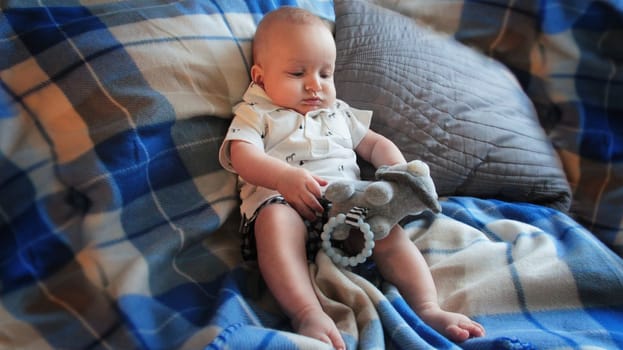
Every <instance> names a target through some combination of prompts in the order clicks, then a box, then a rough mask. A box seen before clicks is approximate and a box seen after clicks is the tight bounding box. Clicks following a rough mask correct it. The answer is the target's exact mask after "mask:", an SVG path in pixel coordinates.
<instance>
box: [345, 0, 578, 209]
mask: <svg viewBox="0 0 623 350" xmlns="http://www.w3.org/2000/svg"><path fill="white" fill-rule="evenodd" d="M335 12H336V21H335V30H336V44H337V51H338V57H337V63H336V74H335V80H336V86H337V91H338V97H339V98H341V99H343V100H345V101H346V102H348V103H349V104H351V105H352V106H354V107H357V108H362V109H369V110H372V111H373V112H374V116H373V119H372V129H373V130H375V131H377V132H379V133H381V134H383V135H385V136H387V137H389V138H390V139H391V140H393V141H394V142H395V143H396V144H397V145H398V147H400V149H401V150H402V151H403V153H404V154H405V157H407V160H412V159H421V160H423V161H425V162H426V163H428V165H429V166H430V168H431V176H432V177H433V179H434V181H435V184H436V186H437V191H438V193H439V195H441V196H448V195H465V196H475V197H482V198H498V199H503V200H508V201H519V202H531V203H536V204H542V205H548V206H551V207H554V208H557V209H563V210H566V209H567V208H568V206H569V203H570V198H571V193H570V189H569V184H568V182H567V180H566V177H565V175H564V172H563V170H562V168H561V166H560V161H559V159H558V156H557V154H556V152H555V151H554V149H553V148H552V146H551V143H550V142H549V140H548V138H547V136H546V135H545V133H544V131H543V129H542V128H541V127H540V125H539V123H538V119H537V116H536V113H535V111H534V108H533V106H532V103H531V101H530V100H529V99H528V97H527V96H526V95H525V93H524V92H523V90H522V89H521V87H520V86H519V84H518V83H517V81H516V80H515V78H514V76H513V75H512V74H511V73H510V71H509V70H507V69H506V68H505V67H504V66H503V65H502V64H500V63H498V62H497V61H494V60H492V59H490V58H488V57H486V56H484V55H482V54H480V53H478V52H476V51H475V50H472V49H471V48H468V47H466V46H464V45H462V44H460V43H458V42H457V41H455V40H454V39H452V38H449V37H445V36H442V35H440V34H437V33H435V32H433V31H432V30H429V29H428V28H426V27H424V26H422V25H420V24H418V23H416V22H415V21H414V20H413V19H411V18H408V17H405V16H403V15H401V14H399V13H396V12H393V11H391V10H387V9H384V8H381V7H378V6H376V5H373V4H370V3H366V2H362V1H345V0H336V1H335Z"/></svg>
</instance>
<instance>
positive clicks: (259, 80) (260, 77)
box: [251, 64, 264, 85]
mask: <svg viewBox="0 0 623 350" xmlns="http://www.w3.org/2000/svg"><path fill="white" fill-rule="evenodd" d="M251 80H252V81H253V82H254V83H256V84H258V85H262V84H263V83H264V69H262V67H260V66H259V65H257V64H254V65H253V66H252V67H251Z"/></svg>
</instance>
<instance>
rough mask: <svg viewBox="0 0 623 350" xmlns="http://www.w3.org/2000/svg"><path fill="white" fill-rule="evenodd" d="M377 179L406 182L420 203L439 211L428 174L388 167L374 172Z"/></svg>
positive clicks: (435, 193)
mask: <svg viewBox="0 0 623 350" xmlns="http://www.w3.org/2000/svg"><path fill="white" fill-rule="evenodd" d="M376 177H377V178H378V179H379V180H386V181H395V182H396V183H406V184H407V185H408V186H409V187H410V188H411V189H412V190H413V192H414V193H415V195H416V196H418V198H419V199H420V201H422V203H423V204H424V205H425V206H426V207H427V208H429V209H430V210H432V211H433V212H434V213H435V214H437V213H440V212H441V206H440V205H439V202H438V201H437V192H436V191H435V187H434V184H433V181H432V179H431V178H430V176H423V175H420V174H411V173H410V172H407V171H403V170H394V169H392V168H391V167H390V168H383V169H379V171H377V172H376Z"/></svg>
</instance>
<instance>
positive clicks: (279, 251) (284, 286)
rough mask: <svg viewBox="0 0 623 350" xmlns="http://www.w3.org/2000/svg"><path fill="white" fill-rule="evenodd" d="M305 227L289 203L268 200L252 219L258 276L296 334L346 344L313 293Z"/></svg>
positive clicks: (339, 346) (343, 347) (343, 346)
mask: <svg viewBox="0 0 623 350" xmlns="http://www.w3.org/2000/svg"><path fill="white" fill-rule="evenodd" d="M306 237H307V228H306V227H305V224H304V223H303V220H302V219H301V217H300V216H299V214H298V213H297V212H296V211H295V210H294V209H293V208H291V207H290V206H287V205H283V204H270V205H268V206H266V207H264V208H263V209H262V210H261V211H260V213H259V215H258V217H257V219H256V221H255V239H256V242H257V255H258V264H259V267H260V271H261V273H262V277H264V280H265V281H266V284H267V285H268V288H269V289H270V291H271V292H272V293H273V295H274V296H275V298H276V299H277V301H278V302H279V304H280V305H281V307H282V308H283V309H284V311H285V312H286V314H287V315H288V316H289V317H290V319H291V321H292V326H293V327H294V328H295V329H296V331H297V332H298V333H299V334H302V335H306V336H309V337H313V338H316V339H319V340H321V341H323V342H326V343H329V344H331V345H332V346H333V347H334V348H336V349H345V348H346V346H345V344H344V341H343V340H342V337H341V335H340V333H339V331H338V329H337V327H336V325H335V323H334V322H333V320H332V319H331V318H330V317H329V316H328V315H327V314H326V313H325V312H324V311H323V310H322V307H321V305H320V302H319V301H318V298H317V297H316V294H315V293H314V289H313V286H312V283H311V279H310V275H309V269H308V267H307V258H306V249H305V244H306Z"/></svg>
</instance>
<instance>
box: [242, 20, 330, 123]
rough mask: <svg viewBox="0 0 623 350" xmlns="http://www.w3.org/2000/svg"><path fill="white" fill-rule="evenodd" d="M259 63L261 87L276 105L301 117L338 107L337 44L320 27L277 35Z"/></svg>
mask: <svg viewBox="0 0 623 350" xmlns="http://www.w3.org/2000/svg"><path fill="white" fill-rule="evenodd" d="M273 33H278V34H276V35H278V37H277V38H276V39H275V38H273V39H271V40H270V41H269V42H270V44H269V45H266V46H265V49H266V51H267V52H264V53H263V54H260V60H259V62H256V64H257V66H258V68H256V69H258V70H259V71H260V72H259V75H255V76H254V81H255V82H256V83H258V84H260V85H261V86H262V87H263V88H264V91H266V94H267V95H268V96H269V97H270V98H271V99H272V101H273V103H275V104H276V105H279V106H282V107H287V108H291V109H294V110H296V111H297V112H299V113H301V114H305V113H307V112H309V111H313V110H316V109H320V108H328V107H332V106H333V105H334V104H335V85H334V83H333V71H334V69H335V55H336V53H335V42H334V41H333V35H332V34H331V32H330V31H329V30H328V29H327V28H325V27H322V26H319V25H309V24H297V25H290V26H288V27H287V29H286V28H282V30H279V31H275V32H273Z"/></svg>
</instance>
